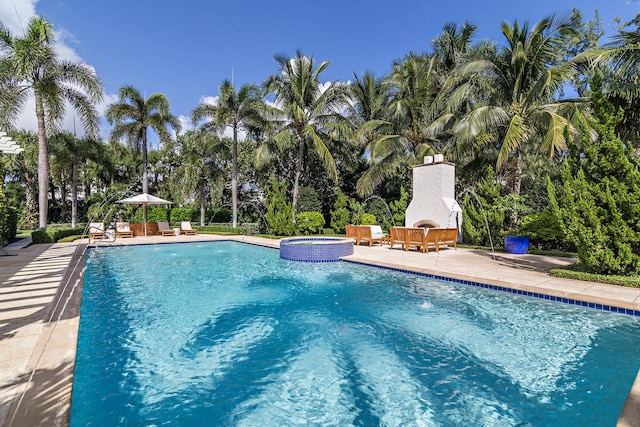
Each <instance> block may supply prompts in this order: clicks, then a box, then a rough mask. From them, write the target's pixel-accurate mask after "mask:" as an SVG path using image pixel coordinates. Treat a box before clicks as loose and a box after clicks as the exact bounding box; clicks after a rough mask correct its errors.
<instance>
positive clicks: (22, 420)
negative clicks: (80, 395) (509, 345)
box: [0, 235, 640, 427]
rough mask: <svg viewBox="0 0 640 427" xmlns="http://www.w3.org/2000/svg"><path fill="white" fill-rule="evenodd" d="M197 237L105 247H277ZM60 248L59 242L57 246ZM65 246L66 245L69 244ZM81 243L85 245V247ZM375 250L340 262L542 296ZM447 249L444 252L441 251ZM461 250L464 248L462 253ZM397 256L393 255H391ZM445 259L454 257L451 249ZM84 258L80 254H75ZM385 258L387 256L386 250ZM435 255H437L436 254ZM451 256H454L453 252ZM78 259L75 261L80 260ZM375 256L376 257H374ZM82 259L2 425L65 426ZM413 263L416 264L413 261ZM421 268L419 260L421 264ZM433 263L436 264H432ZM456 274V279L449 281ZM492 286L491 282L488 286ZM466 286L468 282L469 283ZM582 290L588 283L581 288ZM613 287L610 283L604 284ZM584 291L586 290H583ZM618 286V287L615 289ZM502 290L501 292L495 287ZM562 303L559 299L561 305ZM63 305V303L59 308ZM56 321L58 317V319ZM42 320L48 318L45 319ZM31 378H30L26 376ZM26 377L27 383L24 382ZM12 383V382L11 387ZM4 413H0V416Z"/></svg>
mask: <svg viewBox="0 0 640 427" xmlns="http://www.w3.org/2000/svg"><path fill="white" fill-rule="evenodd" d="M200 236H201V237H200V238H195V239H194V236H190V238H189V239H186V240H176V239H167V238H162V239H155V240H154V239H147V240H143V239H139V240H136V241H135V242H134V241H130V240H129V239H120V240H123V241H122V242H120V243H119V244H110V245H104V246H122V245H140V244H158V243H162V244H165V243H166V244H169V243H189V242H195V241H199V242H204V241H225V240H227V241H238V242H243V243H249V244H255V245H258V246H264V247H270V248H273V249H277V248H278V246H279V240H273V239H266V238H257V237H250V236H213V235H209V236H207V235H205V236H206V237H203V235H200ZM76 244H77V246H78V247H80V248H84V249H86V248H87V245H86V242H78V243H76ZM56 245H60V244H56ZM56 245H50V248H54V247H56ZM67 245H68V244H67ZM83 245H84V246H83ZM380 249H381V248H379V247H377V248H376V247H374V248H364V247H356V253H355V254H354V255H351V256H348V257H344V258H343V259H342V261H347V262H354V263H359V264H365V265H369V266H373V267H378V268H390V269H394V270H398V271H403V272H408V273H417V274H421V275H425V276H431V277H437V278H443V279H445V280H449V281H456V282H462V283H465V281H466V282H473V283H474V284H484V285H488V286H497V287H500V288H507V289H511V290H515V291H516V292H515V293H520V292H535V293H537V294H542V293H543V291H541V288H540V286H526V285H522V284H516V285H514V284H513V283H510V282H506V281H504V280H499V279H495V280H491V279H488V278H486V277H483V278H482V281H479V280H478V278H477V277H475V276H470V275H466V274H452V273H451V272H450V271H448V272H446V276H443V275H442V274H443V273H442V272H439V271H438V270H437V269H434V268H429V267H425V266H416V265H407V263H404V264H400V263H399V262H402V260H403V259H407V260H408V259H409V258H407V257H413V259H412V262H413V261H414V260H416V259H417V260H420V261H424V260H430V261H433V260H432V259H429V258H418V257H420V256H421V257H428V256H429V254H420V255H418V257H416V256H415V255H413V254H402V256H400V257H396V258H400V261H397V260H396V261H393V262H392V261H389V260H388V259H389V258H390V257H389V256H388V255H384V256H383V258H385V259H387V261H384V262H382V261H380V260H379V259H372V257H371V256H367V254H369V255H371V254H372V253H373V252H371V250H373V251H376V250H378V251H379V250H380ZM445 251H447V250H445ZM460 251H462V250H460ZM393 252H395V253H396V254H397V253H398V252H396V251H392V253H393ZM448 252H449V254H447V255H446V256H449V255H451V254H454V252H453V251H451V250H449V251H448ZM79 253H80V254H82V256H80V255H78V254H79ZM387 254H389V252H387ZM436 256H438V255H436ZM454 256H455V254H454ZM78 257H79V258H78ZM374 258H375V257H374ZM85 259H86V253H85V252H84V251H80V252H77V253H76V254H75V255H74V256H73V257H72V259H70V260H69V263H68V265H67V268H66V271H65V273H64V277H63V278H62V280H60V282H59V283H58V289H57V292H56V296H55V298H54V299H53V301H51V302H50V303H49V304H48V307H47V308H48V310H47V312H48V315H47V316H46V317H47V319H49V321H46V322H45V323H44V324H43V326H42V328H41V332H40V334H39V337H38V340H37V343H36V345H35V346H34V347H33V350H32V353H31V357H30V359H29V363H28V365H27V369H26V370H25V372H23V373H21V375H18V377H19V378H22V383H21V384H17V386H16V395H15V398H14V399H13V400H12V401H11V403H10V405H9V412H8V416H7V417H6V418H5V419H4V420H2V419H1V417H0V421H2V422H1V423H0V425H3V426H10V427H17V426H33V425H68V424H69V417H70V408H71V406H70V405H71V393H72V384H73V369H74V366H75V350H76V344H77V333H78V327H79V311H80V304H81V296H82V280H81V279H82V276H83V273H84V262H85ZM74 262H75V263H76V268H73V269H70V268H69V266H71V265H72V264H73V263H74ZM414 264H415V263H414ZM419 264H421V262H420V263H419ZM436 264H437V260H436ZM452 276H455V277H452ZM487 282H490V283H487ZM467 284H470V283H467ZM585 286H586V285H585ZM603 286H611V285H603ZM587 287H588V286H587ZM615 288H618V289H619V287H615ZM498 290H501V289H498ZM545 291H548V292H549V293H552V294H555V295H553V296H556V297H560V298H577V299H576V300H580V301H581V300H584V299H588V300H589V301H592V302H594V303H596V302H599V303H600V304H603V305H610V306H616V307H618V306H625V308H629V309H633V310H640V303H638V302H633V303H630V302H629V301H621V300H615V299H614V298H598V297H597V296H593V295H589V294H587V295H583V294H580V293H579V292H566V291H564V292H563V291H562V290H557V289H553V288H545ZM560 302H562V301H560ZM61 304H62V305H61ZM65 305H66V310H61V307H62V306H65ZM58 317H60V318H59V319H58ZM45 320H46V319H45ZM28 374H30V375H28ZM26 379H28V381H25V380H26ZM14 385H15V384H14ZM0 415H2V414H0ZM617 426H618V427H634V426H639V427H640V371H639V373H638V375H637V376H636V379H635V381H634V383H633V386H632V388H631V390H630V393H629V395H628V397H627V399H626V402H625V404H624V407H623V410H622V412H621V414H620V417H619V420H618V423H617Z"/></svg>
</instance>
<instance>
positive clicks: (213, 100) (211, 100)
mask: <svg viewBox="0 0 640 427" xmlns="http://www.w3.org/2000/svg"><path fill="white" fill-rule="evenodd" d="M218 98H220V97H219V96H206V95H203V96H201V97H200V104H209V105H218Z"/></svg>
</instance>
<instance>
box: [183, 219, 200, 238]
mask: <svg viewBox="0 0 640 427" xmlns="http://www.w3.org/2000/svg"><path fill="white" fill-rule="evenodd" d="M180 232H181V233H183V234H186V235H187V236H193V235H196V234H198V230H194V229H193V228H191V223H190V222H189V221H182V222H181V223H180Z"/></svg>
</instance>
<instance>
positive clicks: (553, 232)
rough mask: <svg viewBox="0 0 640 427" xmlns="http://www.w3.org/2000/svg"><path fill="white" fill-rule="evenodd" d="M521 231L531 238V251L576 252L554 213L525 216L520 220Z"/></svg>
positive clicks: (547, 212) (546, 212)
mask: <svg viewBox="0 0 640 427" xmlns="http://www.w3.org/2000/svg"><path fill="white" fill-rule="evenodd" d="M519 231H520V233H522V234H523V235H526V236H529V247H530V248H531V249H541V250H546V251H551V250H553V251H561V252H575V246H574V245H573V244H572V243H571V242H570V241H568V240H567V237H566V235H565V233H564V232H563V231H562V228H560V224H559V223H558V218H557V217H556V216H555V215H554V214H553V212H550V211H542V212H538V213H535V214H531V215H527V216H525V217H524V218H522V219H521V220H520V226H519Z"/></svg>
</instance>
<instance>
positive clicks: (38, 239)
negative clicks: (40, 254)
mask: <svg viewBox="0 0 640 427" xmlns="http://www.w3.org/2000/svg"><path fill="white" fill-rule="evenodd" d="M83 232H84V228H83V227H76V228H55V229H51V228H48V229H46V230H36V231H34V232H32V233H31V241H32V242H33V243H34V244H38V243H57V242H58V241H59V240H61V239H64V238H65V237H68V236H79V235H82V233H83Z"/></svg>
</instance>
